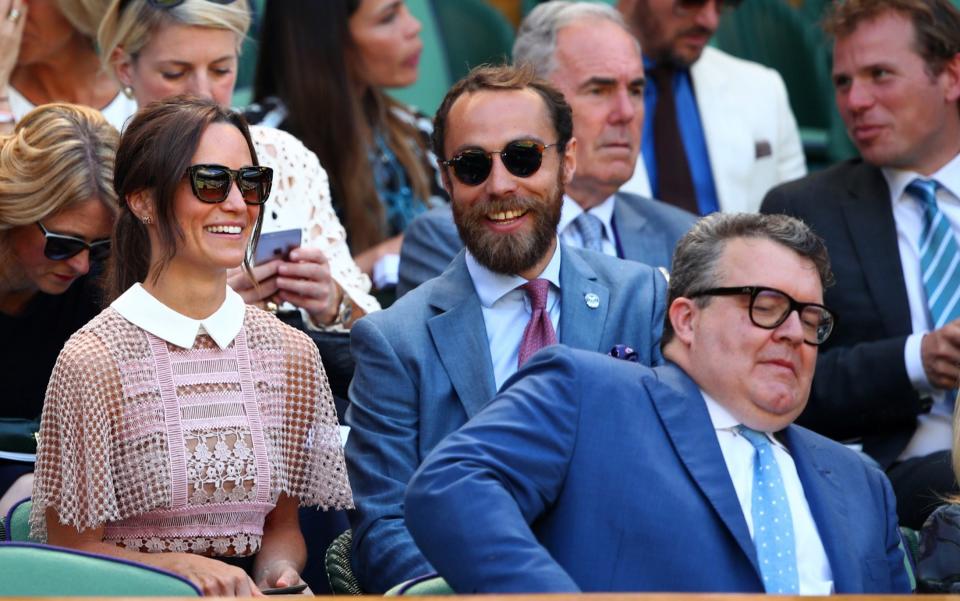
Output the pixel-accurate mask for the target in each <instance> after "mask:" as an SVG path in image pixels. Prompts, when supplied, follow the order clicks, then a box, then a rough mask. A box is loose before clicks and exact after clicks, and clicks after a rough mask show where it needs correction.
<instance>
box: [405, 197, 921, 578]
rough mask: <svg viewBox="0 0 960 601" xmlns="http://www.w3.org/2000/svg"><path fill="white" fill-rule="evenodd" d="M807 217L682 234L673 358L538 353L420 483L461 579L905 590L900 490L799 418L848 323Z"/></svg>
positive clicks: (441, 567)
mask: <svg viewBox="0 0 960 601" xmlns="http://www.w3.org/2000/svg"><path fill="white" fill-rule="evenodd" d="M830 277H831V276H830V267H829V260H828V258H827V253H826V249H825V247H824V246H823V242H822V241H821V240H820V239H819V238H818V237H816V236H815V235H814V234H812V232H811V231H810V230H809V228H807V226H805V225H804V224H803V223H802V222H801V221H799V220H796V219H794V218H791V217H786V216H781V215H776V216H766V215H757V214H719V213H717V214H714V215H711V216H709V217H706V218H704V219H702V220H701V221H700V222H699V223H698V224H697V225H695V226H694V228H693V229H692V230H691V231H690V232H689V233H688V234H687V235H686V236H685V237H684V238H683V239H681V241H680V243H679V245H678V247H677V251H676V253H675V255H674V264H673V273H672V277H671V281H670V294H669V308H668V317H669V321H668V322H667V323H666V324H665V326H664V336H663V339H664V346H663V355H664V357H665V359H666V360H667V361H668V362H667V363H666V364H665V365H662V366H659V367H654V368H652V369H651V368H648V367H645V366H643V365H638V364H635V363H631V362H628V361H618V360H616V359H613V358H610V357H604V356H602V355H599V354H596V353H584V352H582V351H579V350H574V349H569V348H565V347H563V346H556V347H550V348H547V349H544V350H542V351H540V352H539V353H538V354H537V356H536V357H535V358H534V359H533V360H531V361H530V363H529V364H528V365H527V366H526V367H525V368H524V369H523V370H521V371H520V372H519V373H517V374H516V377H514V378H513V379H511V380H510V381H509V382H507V383H506V385H505V386H504V388H503V389H502V390H501V391H500V393H499V395H498V396H497V397H496V398H495V399H494V400H493V401H492V402H491V403H490V404H489V405H488V406H487V407H486V408H485V409H484V410H483V411H481V412H480V413H478V414H477V415H476V416H474V417H473V419H471V420H470V422H469V423H467V425H465V426H464V427H463V428H461V429H460V430H458V431H457V432H455V433H453V434H452V435H450V437H448V438H447V439H445V440H444V441H443V442H442V443H441V444H440V445H438V446H437V447H436V448H435V449H434V451H433V452H432V453H431V454H430V456H428V457H427V459H426V460H425V461H424V463H423V465H422V466H421V467H420V469H419V471H418V472H417V474H416V475H415V476H414V478H413V480H412V481H411V483H410V486H409V488H408V492H407V496H406V518H407V525H408V527H409V529H410V532H411V533H412V534H413V536H414V540H415V541H416V542H417V545H418V546H419V547H420V549H421V550H422V551H423V553H424V554H425V555H426V556H427V558H428V559H429V560H430V561H431V562H432V563H433V565H434V566H435V567H436V568H437V570H438V571H439V573H440V574H441V575H442V576H443V577H444V578H446V579H447V581H448V582H449V584H450V585H451V586H452V587H453V588H454V590H456V591H457V592H458V593H473V592H511V593H512V592H561V591H579V590H584V591H677V592H683V591H690V592H697V591H699V592H707V591H716V592H757V593H759V592H767V593H783V594H826V593H831V592H836V593H906V592H909V583H908V578H907V575H906V571H905V568H904V558H903V554H902V552H901V550H900V548H899V546H898V545H899V542H900V539H899V532H898V529H897V521H896V508H895V501H894V497H893V492H892V490H891V488H890V484H889V482H888V481H887V479H886V476H884V474H883V473H882V472H880V470H878V469H876V468H874V467H871V466H870V465H868V464H867V462H865V461H864V460H863V459H862V458H861V457H860V456H859V455H857V454H856V453H854V452H853V451H851V450H849V449H847V448H845V447H843V446H842V445H840V444H838V443H836V442H833V441H830V440H829V439H826V438H824V437H822V436H820V435H818V434H815V433H813V432H810V431H809V430H806V429H804V428H802V427H799V426H795V425H792V422H793V421H794V420H795V419H796V417H797V415H799V414H800V412H801V411H802V410H803V408H804V406H805V405H806V401H807V397H808V395H809V393H810V383H811V381H812V379H813V371H814V366H815V363H816V357H817V346H818V345H819V344H820V343H822V342H823V341H824V340H826V339H827V337H829V335H830V332H831V330H832V326H833V323H834V316H833V315H832V312H831V311H830V310H829V309H828V308H826V307H824V306H823V305H822V304H821V303H822V302H823V300H822V299H823V287H824V286H825V285H826V284H827V283H828V282H829V280H830Z"/></svg>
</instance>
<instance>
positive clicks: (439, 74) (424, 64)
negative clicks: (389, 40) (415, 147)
mask: <svg viewBox="0 0 960 601" xmlns="http://www.w3.org/2000/svg"><path fill="white" fill-rule="evenodd" d="M274 1H277V0H274ZM280 1H282V0H280ZM318 1H322V0H318ZM441 1H442V2H459V1H460V0H441ZM406 3H407V9H409V10H410V12H411V13H412V14H413V16H415V17H416V18H417V19H418V20H419V21H420V24H421V26H422V29H421V30H420V38H421V39H422V40H423V53H422V54H421V55H420V71H419V77H418V78H417V82H416V83H415V84H413V85H412V86H409V87H406V88H397V89H392V90H389V92H390V95H391V96H393V97H394V98H396V99H397V100H399V101H400V102H403V103H405V104H409V105H410V106H412V107H414V108H416V109H417V110H419V111H421V112H423V113H425V114H427V115H431V116H432V115H433V113H435V112H436V111H437V107H438V106H440V101H441V100H443V97H444V95H446V93H447V90H449V89H450V86H451V85H453V80H452V79H451V77H450V70H449V66H448V63H447V51H446V48H445V46H444V44H443V38H442V37H441V35H440V30H439V25H438V22H437V16H436V13H434V10H433V5H432V3H431V2H430V0H407V1H406Z"/></svg>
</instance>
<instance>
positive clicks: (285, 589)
mask: <svg viewBox="0 0 960 601" xmlns="http://www.w3.org/2000/svg"><path fill="white" fill-rule="evenodd" d="M306 589H307V583H306V582H301V583H300V584H294V585H293V586H281V587H277V588H262V589H260V592H261V593H263V594H264V595H297V594H299V593H302V592H303V591H305V590H306Z"/></svg>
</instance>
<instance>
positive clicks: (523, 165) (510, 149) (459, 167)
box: [440, 140, 557, 186]
mask: <svg viewBox="0 0 960 601" xmlns="http://www.w3.org/2000/svg"><path fill="white" fill-rule="evenodd" d="M551 146H557V144H543V143H540V142H537V141H536V140H514V141H513V142H510V143H509V144H507V145H506V146H504V147H503V150H491V151H490V152H487V151H486V150H483V149H480V148H469V149H467V150H463V151H460V152H458V153H457V154H456V156H454V157H453V158H452V159H450V160H449V161H440V164H441V165H443V166H445V167H450V168H451V169H453V174H454V175H455V176H457V179H458V180H460V181H461V182H463V184H464V185H467V186H479V185H480V184H482V183H483V182H484V181H485V180H486V179H487V178H488V177H490V171H491V170H492V169H493V155H495V154H499V155H500V161H501V162H502V163H503V166H504V167H506V168H507V171H509V172H510V173H512V174H513V175H516V176H517V177H530V176H531V175H533V174H534V173H536V172H537V171H538V170H539V169H540V165H541V164H542V163H543V153H544V151H545V150H546V149H548V148H550V147H551Z"/></svg>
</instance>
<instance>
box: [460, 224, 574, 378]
mask: <svg viewBox="0 0 960 601" xmlns="http://www.w3.org/2000/svg"><path fill="white" fill-rule="evenodd" d="M465 259H466V261H467V271H469V272H470V278H471V279H472V280H473V287H474V289H476V291H477V296H478V297H479V298H480V310H481V311H482V312H483V323H484V326H486V329H487V342H488V343H489V344H490V359H491V360H492V361H493V377H494V380H496V383H497V390H499V389H500V387H501V386H503V383H504V382H506V381H507V378H509V377H510V376H512V375H513V374H514V373H515V372H516V371H517V358H518V356H519V354H520V342H521V341H522V340H523V330H524V329H525V328H526V327H527V323H528V322H529V321H530V315H531V314H532V312H533V310H532V308H531V306H530V297H529V296H527V293H526V291H525V290H523V289H522V288H519V286H523V285H524V284H526V283H527V280H526V279H524V278H522V277H520V276H518V275H506V274H502V273H495V272H493V271H490V270H489V269H487V268H486V267H484V266H483V265H481V264H480V263H478V262H477V260H476V259H475V258H474V257H473V255H471V254H470V251H469V250H468V251H466V256H465ZM537 277H540V278H543V279H545V280H548V281H549V282H550V288H549V290H548V291H547V311H549V313H550V322H551V323H552V324H553V330H554V331H555V332H556V333H557V340H560V329H559V325H560V244H559V243H558V244H557V246H556V249H555V250H554V252H553V257H551V259H550V262H549V263H548V264H547V266H546V268H544V270H543V272H541V273H540V275H539V276H537Z"/></svg>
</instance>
